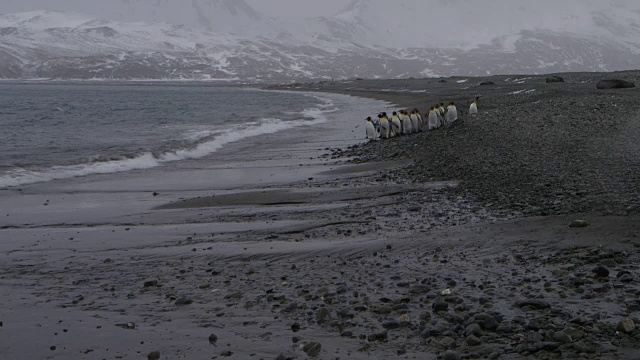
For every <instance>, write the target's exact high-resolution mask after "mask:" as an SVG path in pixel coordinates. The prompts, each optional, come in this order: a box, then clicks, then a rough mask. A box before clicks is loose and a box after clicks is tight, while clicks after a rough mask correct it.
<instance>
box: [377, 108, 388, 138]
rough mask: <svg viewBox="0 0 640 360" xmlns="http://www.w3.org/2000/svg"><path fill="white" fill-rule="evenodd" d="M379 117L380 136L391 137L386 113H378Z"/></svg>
mask: <svg viewBox="0 0 640 360" xmlns="http://www.w3.org/2000/svg"><path fill="white" fill-rule="evenodd" d="M378 117H379V118H380V129H382V137H383V138H385V139H388V138H390V137H391V125H390V124H389V119H388V118H387V113H382V114H381V115H378Z"/></svg>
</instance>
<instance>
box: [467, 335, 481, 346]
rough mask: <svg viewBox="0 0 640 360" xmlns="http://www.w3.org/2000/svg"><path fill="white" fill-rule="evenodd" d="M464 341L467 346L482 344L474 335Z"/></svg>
mask: <svg viewBox="0 0 640 360" xmlns="http://www.w3.org/2000/svg"><path fill="white" fill-rule="evenodd" d="M465 341H466V342H467V345H469V346H478V345H480V344H482V341H480V339H478V338H477V337H476V336H475V335H469V336H467V339H466V340H465Z"/></svg>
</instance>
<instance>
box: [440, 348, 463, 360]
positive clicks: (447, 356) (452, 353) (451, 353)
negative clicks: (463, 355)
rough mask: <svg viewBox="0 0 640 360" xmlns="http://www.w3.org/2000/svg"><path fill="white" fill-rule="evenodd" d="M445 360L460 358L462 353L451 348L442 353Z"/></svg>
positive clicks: (458, 359)
mask: <svg viewBox="0 0 640 360" xmlns="http://www.w3.org/2000/svg"><path fill="white" fill-rule="evenodd" d="M442 358H443V359H444V360H460V355H458V353H457V352H455V351H453V350H449V351H447V352H445V353H444V355H442Z"/></svg>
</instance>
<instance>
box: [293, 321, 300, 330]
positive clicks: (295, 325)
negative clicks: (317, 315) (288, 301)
mask: <svg viewBox="0 0 640 360" xmlns="http://www.w3.org/2000/svg"><path fill="white" fill-rule="evenodd" d="M291 331H293V332H298V331H300V324H298V323H297V322H295V323H293V325H291Z"/></svg>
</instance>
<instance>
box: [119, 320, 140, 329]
mask: <svg viewBox="0 0 640 360" xmlns="http://www.w3.org/2000/svg"><path fill="white" fill-rule="evenodd" d="M116 326H117V327H119V328H123V329H127V330H133V329H135V328H136V324H135V323H132V322H128V323H124V324H116Z"/></svg>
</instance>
